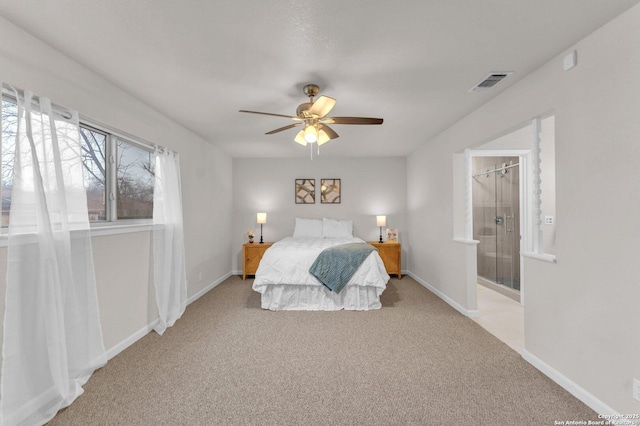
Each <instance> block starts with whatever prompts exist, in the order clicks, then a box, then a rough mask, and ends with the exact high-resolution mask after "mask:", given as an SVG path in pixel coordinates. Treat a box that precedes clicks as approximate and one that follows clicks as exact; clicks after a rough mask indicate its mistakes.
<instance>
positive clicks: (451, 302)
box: [407, 271, 480, 318]
mask: <svg viewBox="0 0 640 426" xmlns="http://www.w3.org/2000/svg"><path fill="white" fill-rule="evenodd" d="M407 275H409V276H410V277H411V278H413V279H414V280H416V281H417V282H418V283H419V284H420V285H421V286H423V287H425V288H426V289H427V290H429V291H430V292H432V293H433V294H435V295H436V296H438V297H439V298H440V299H442V300H444V301H445V302H447V303H448V304H449V305H451V307H452V308H453V309H455V310H456V311H458V312H460V313H461V314H462V315H464V316H466V317H470V318H476V317H478V316H479V315H480V311H478V310H477V309H466V308H464V307H462V306H461V305H460V304H459V303H458V302H456V301H455V300H453V299H451V298H450V297H449V296H447V295H446V294H444V293H443V292H441V291H440V290H438V289H437V288H435V287H434V286H432V285H431V284H429V283H428V282H426V281H424V280H423V279H421V278H420V277H418V276H417V275H415V274H414V273H413V272H411V271H407Z"/></svg>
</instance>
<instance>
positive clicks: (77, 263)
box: [0, 92, 106, 425]
mask: <svg viewBox="0 0 640 426" xmlns="http://www.w3.org/2000/svg"><path fill="white" fill-rule="evenodd" d="M17 98H18V132H17V136H16V147H15V160H14V161H15V163H14V169H13V170H14V177H13V186H12V191H11V216H10V222H9V247H8V254H7V261H8V264H7V290H6V307H5V317H4V340H3V347H2V355H3V362H2V378H1V383H0V386H1V392H2V401H1V403H0V405H1V407H0V413H1V415H2V422H3V424H4V425H16V424H25V425H33V424H44V423H45V422H47V421H48V420H50V419H51V418H52V417H53V416H55V414H56V412H57V411H58V410H59V409H61V408H64V407H66V406H68V405H69V404H71V403H72V402H73V401H74V400H75V399H76V398H77V397H78V396H80V395H81V394H82V392H83V390H82V387H81V386H82V385H83V384H84V383H85V382H86V381H87V380H88V379H89V377H90V376H91V374H92V373H93V371H94V370H95V369H97V368H99V367H101V366H102V365H104V363H105V362H106V354H105V350H104V345H103V341H102V331H101V326H100V316H99V311H98V300H97V294H96V281H95V272H94V266H93V256H92V250H91V239H90V231H89V222H88V214H87V200H86V193H85V188H84V182H83V174H82V172H83V171H82V167H83V165H82V158H81V156H80V154H81V152H80V149H81V148H80V135H79V128H78V114H77V112H63V113H59V112H54V111H53V109H52V107H51V102H50V101H49V100H48V99H45V98H40V99H37V98H36V97H35V96H34V95H33V94H32V93H31V92H25V94H24V96H17Z"/></svg>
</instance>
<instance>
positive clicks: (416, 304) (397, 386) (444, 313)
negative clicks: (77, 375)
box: [51, 277, 597, 425]
mask: <svg viewBox="0 0 640 426" xmlns="http://www.w3.org/2000/svg"><path fill="white" fill-rule="evenodd" d="M251 284H252V280H247V281H242V280H240V279H239V278H238V277H231V278H229V279H228V280H226V281H225V282H223V283H222V284H220V285H219V286H217V287H216V288H214V289H213V290H212V291H210V292H209V293H207V294H206V295H204V296H203V297H202V298H200V299H199V300H197V301H196V302H194V303H193V304H191V305H190V306H188V307H187V311H186V312H185V314H184V316H183V317H182V318H181V319H180V320H179V321H178V322H177V323H176V325H175V326H174V327H172V328H170V329H168V330H167V331H166V332H165V334H164V336H162V337H161V336H158V335H157V334H155V333H150V334H148V335H147V336H145V337H144V338H142V339H141V340H140V341H138V342H137V343H135V344H134V345H132V346H131V347H130V348H128V349H127V350H125V351H124V352H123V353H121V354H120V355H118V356H116V357H115V358H113V359H112V360H111V361H109V362H108V363H107V365H106V366H105V367H104V368H102V369H101V370H99V371H98V372H96V373H95V374H94V375H93V377H92V378H91V379H90V380H89V382H88V383H87V385H86V386H85V391H86V392H85V394H84V395H82V396H81V397H80V398H79V399H78V400H77V401H75V402H74V403H73V404H72V405H71V406H70V407H69V408H67V409H65V410H63V411H61V412H60V413H59V414H58V415H57V416H56V417H55V418H54V419H53V421H52V422H51V424H53V425H193V424H195V425H220V424H261V425H262V424H267V425H268V424H279V425H289V424H304V425H314V424H318V425H320V424H333V425H336V424H352V425H361V424H380V425H391V424H394V425H398V424H400V425H404V424H421V425H441V424H447V425H449V424H452V425H552V424H553V423H554V420H588V419H591V420H597V415H596V414H595V413H594V412H593V411H592V410H590V409H589V408H588V407H586V406H585V405H584V404H582V403H581V402H580V401H578V400H577V399H576V398H574V397H573V396H571V395H570V394H569V393H567V392H566V391H564V390H563V389H562V388H560V386H558V385H556V384H555V383H553V382H552V381H551V380H549V379H548V378H547V377H546V376H544V375H543V374H542V373H540V372H539V371H538V370H536V369H535V368H533V367H532V366H531V365H529V364H528V363H527V362H526V361H524V360H523V359H522V358H521V357H520V355H519V354H517V353H516V352H514V351H513V350H511V349H510V348H509V347H507V346H506V345H505V344H503V343H502V342H500V341H499V340H497V339H496V338H495V337H493V336H492V335H491V334H489V333H488V332H486V331H485V330H484V329H483V328H481V327H480V326H479V325H477V324H476V323H474V322H473V321H472V320H470V319H468V318H466V317H464V316H462V315H460V314H459V313H458V312H457V311H455V310H454V309H452V308H451V307H450V306H449V305H447V304H446V303H445V302H443V301H442V300H441V299H439V298H438V297H437V296H435V295H433V294H432V293H431V292H429V291H428V290H426V289H425V288H423V287H421V286H420V285H419V284H418V283H416V282H415V281H414V280H412V279H411V278H410V277H404V278H403V279H402V280H397V279H392V280H391V281H390V282H389V285H388V287H387V290H386V291H385V292H384V294H383V297H382V303H383V308H382V309H381V310H378V311H371V312H349V311H338V312H270V311H264V310H262V309H260V295H259V294H257V293H255V292H253V291H252V290H251Z"/></svg>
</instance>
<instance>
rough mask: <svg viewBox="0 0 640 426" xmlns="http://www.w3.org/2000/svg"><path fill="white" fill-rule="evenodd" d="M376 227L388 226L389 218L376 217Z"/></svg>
mask: <svg viewBox="0 0 640 426" xmlns="http://www.w3.org/2000/svg"><path fill="white" fill-rule="evenodd" d="M376 226H387V217H386V216H376Z"/></svg>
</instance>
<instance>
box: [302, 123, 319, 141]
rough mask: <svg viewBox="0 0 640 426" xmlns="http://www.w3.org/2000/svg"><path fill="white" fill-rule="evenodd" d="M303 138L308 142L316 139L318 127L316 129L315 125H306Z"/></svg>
mask: <svg viewBox="0 0 640 426" xmlns="http://www.w3.org/2000/svg"><path fill="white" fill-rule="evenodd" d="M304 140H305V141H307V142H308V143H315V142H317V141H318V129H316V126H307V127H305V128H304Z"/></svg>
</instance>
